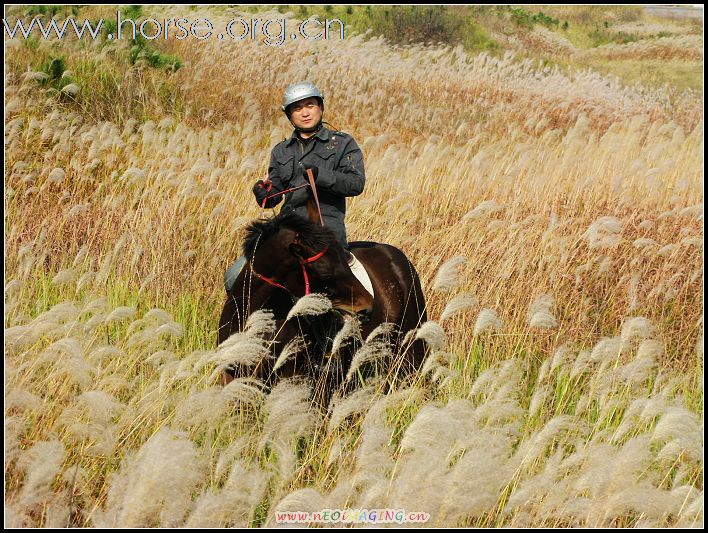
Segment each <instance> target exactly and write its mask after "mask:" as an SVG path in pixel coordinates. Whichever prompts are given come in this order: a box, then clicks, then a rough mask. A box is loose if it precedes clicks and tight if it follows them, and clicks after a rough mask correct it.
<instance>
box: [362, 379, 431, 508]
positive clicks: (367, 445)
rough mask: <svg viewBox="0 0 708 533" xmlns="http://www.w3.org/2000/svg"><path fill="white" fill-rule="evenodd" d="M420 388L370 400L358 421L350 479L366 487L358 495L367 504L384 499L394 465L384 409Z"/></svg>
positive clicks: (413, 398) (390, 433)
mask: <svg viewBox="0 0 708 533" xmlns="http://www.w3.org/2000/svg"><path fill="white" fill-rule="evenodd" d="M420 393H421V389H417V390H416V389H404V390H401V391H397V392H395V393H392V394H388V395H386V396H384V397H382V398H380V399H378V400H377V401H375V402H373V403H372V404H371V407H370V408H369V410H368V411H367V412H366V415H365V416H364V421H363V422H362V425H361V444H360V445H359V447H358V448H357V449H356V452H355V458H356V467H355V470H354V475H353V478H352V479H351V481H350V484H351V487H352V489H355V490H363V489H368V490H367V491H366V493H364V494H363V496H362V497H360V498H359V505H362V506H363V507H366V506H368V505H375V502H376V501H378V502H384V499H383V497H384V496H385V490H382V489H387V488H388V487H389V484H390V479H391V472H392V471H393V468H394V466H395V464H394V462H393V460H392V457H391V455H392V453H393V449H392V446H391V445H390V440H391V436H392V435H393V430H392V429H391V428H389V427H387V425H386V417H387V416H386V412H387V410H388V409H390V408H393V407H394V406H396V405H397V404H399V403H401V402H408V401H411V402H412V401H415V398H416V396H418V395H419V394H420Z"/></svg>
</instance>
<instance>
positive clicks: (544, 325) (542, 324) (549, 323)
mask: <svg viewBox="0 0 708 533" xmlns="http://www.w3.org/2000/svg"><path fill="white" fill-rule="evenodd" d="M529 326H530V327H532V328H539V329H555V328H556V327H558V322H556V318H555V317H554V316H553V315H552V314H551V313H550V312H549V311H538V312H536V313H535V314H534V315H533V316H532V317H531V320H530V321H529Z"/></svg>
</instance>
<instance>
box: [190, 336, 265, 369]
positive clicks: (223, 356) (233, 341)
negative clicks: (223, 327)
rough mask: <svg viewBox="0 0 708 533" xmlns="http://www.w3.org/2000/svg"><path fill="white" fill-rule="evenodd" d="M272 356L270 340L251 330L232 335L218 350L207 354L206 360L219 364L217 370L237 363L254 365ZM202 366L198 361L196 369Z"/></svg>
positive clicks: (204, 359) (246, 365) (247, 365)
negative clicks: (253, 333) (254, 334)
mask: <svg viewBox="0 0 708 533" xmlns="http://www.w3.org/2000/svg"><path fill="white" fill-rule="evenodd" d="M269 356H270V348H269V347H268V341H266V340H264V339H261V338H259V337H255V336H253V335H251V334H250V332H248V331H246V332H242V333H236V334H234V335H231V337H229V338H228V339H226V341H225V342H223V343H222V344H221V345H219V347H218V348H217V349H216V352H210V353H209V354H205V358H203V361H204V362H213V363H216V364H217V369H216V371H217V372H221V371H223V370H226V368H227V367H228V366H229V365H233V364H237V365H243V366H245V367H254V366H255V365H257V364H258V363H259V362H260V361H262V360H264V359H265V358H266V357H269ZM200 362H201V361H200ZM199 368H201V366H200V364H199V363H198V364H197V365H196V366H195V368H194V371H195V372H196V371H198V370H199Z"/></svg>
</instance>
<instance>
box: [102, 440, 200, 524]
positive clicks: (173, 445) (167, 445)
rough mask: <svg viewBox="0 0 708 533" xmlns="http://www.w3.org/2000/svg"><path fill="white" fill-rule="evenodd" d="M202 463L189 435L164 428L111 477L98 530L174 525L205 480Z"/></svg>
mask: <svg viewBox="0 0 708 533" xmlns="http://www.w3.org/2000/svg"><path fill="white" fill-rule="evenodd" d="M204 470H205V469H204V463H203V459H202V458H201V457H200V456H199V451H198V450H197V448H196V446H195V445H194V443H193V442H191V441H190V440H189V439H188V438H187V435H186V433H183V432H178V431H175V430H173V429H170V428H167V427H163V428H162V429H160V430H159V431H158V432H157V433H155V434H154V435H153V436H152V437H150V439H148V441H147V442H146V443H145V444H144V445H143V446H142V447H141V448H140V449H139V450H138V451H137V452H136V453H134V454H132V455H131V456H129V457H128V458H127V459H126V460H125V461H124V462H123V465H122V467H121V469H120V470H119V471H118V472H117V473H115V474H113V476H112V477H111V478H110V481H109V484H110V488H109V491H108V500H107V504H106V508H105V510H104V511H97V512H95V513H94V515H93V516H92V518H93V524H94V525H95V526H96V527H155V526H162V527H176V526H179V525H180V524H181V523H182V521H183V519H184V517H185V516H186V514H187V512H188V511H189V509H190V507H191V505H192V494H193V492H194V490H195V489H197V487H198V486H199V485H201V483H202V482H203V480H204Z"/></svg>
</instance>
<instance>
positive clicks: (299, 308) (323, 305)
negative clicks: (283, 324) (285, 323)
mask: <svg viewBox="0 0 708 533" xmlns="http://www.w3.org/2000/svg"><path fill="white" fill-rule="evenodd" d="M331 309H332V302H331V301H330V300H329V298H327V297H326V296H325V295H324V294H317V293H313V294H308V295H306V296H303V297H302V298H300V299H299V300H298V301H297V303H296V304H295V305H294V306H293V307H292V309H291V310H290V312H289V313H288V316H287V317H286V320H290V319H291V318H293V317H296V316H312V315H322V314H324V313H326V312H328V311H330V310H331Z"/></svg>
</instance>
